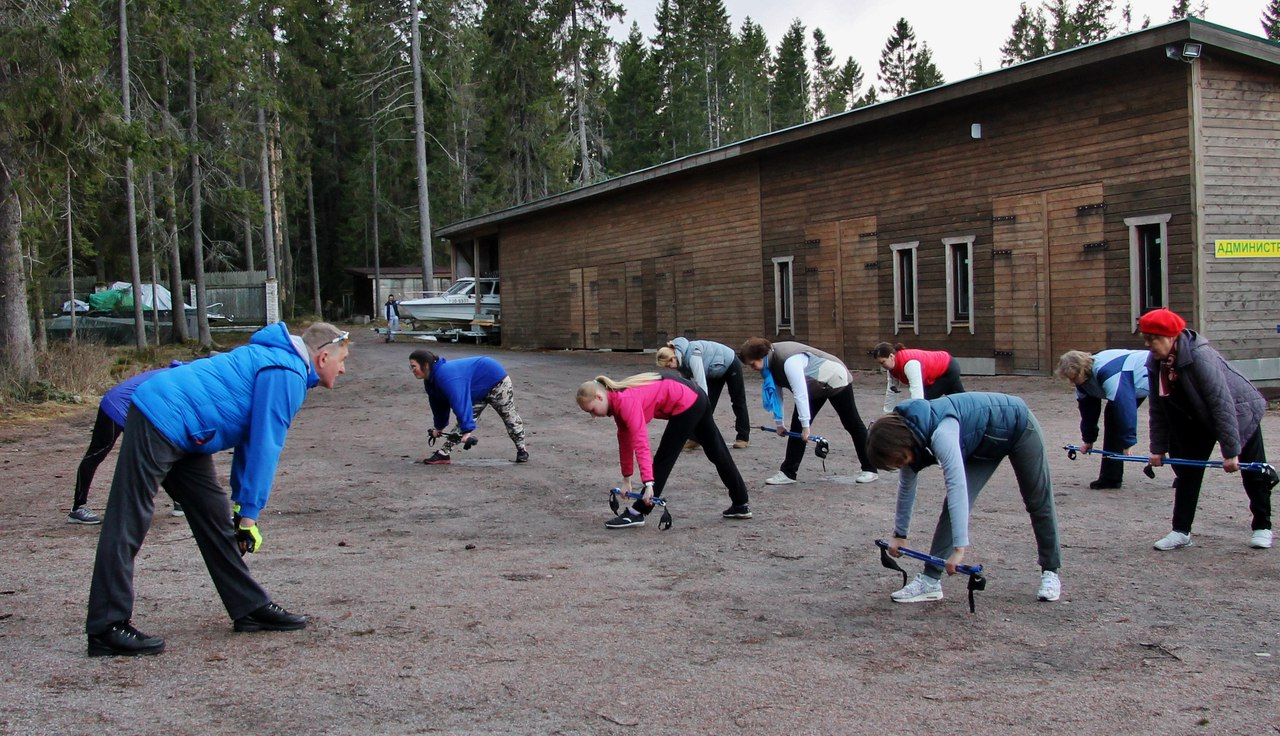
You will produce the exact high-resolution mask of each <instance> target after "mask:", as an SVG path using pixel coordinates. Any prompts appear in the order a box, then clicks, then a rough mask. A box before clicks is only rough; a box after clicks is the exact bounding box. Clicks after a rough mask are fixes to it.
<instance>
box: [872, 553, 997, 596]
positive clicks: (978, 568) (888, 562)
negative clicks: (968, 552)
mask: <svg viewBox="0 0 1280 736" xmlns="http://www.w3.org/2000/svg"><path fill="white" fill-rule="evenodd" d="M876 546H877V547H879V548H880V564H881V565H883V566H885V567H887V568H889V569H890V570H897V571H898V572H900V573H902V584H903V585H906V584H907V571H906V570H903V569H902V567H901V566H899V565H898V563H897V562H896V561H895V560H894V559H893V558H892V557H890V556H889V543H888V542H886V541H884V540H883V539H877V540H876ZM898 552H899V553H901V554H904V555H906V556H907V557H913V558H915V559H917V560H920V561H921V562H928V563H930V564H932V565H936V566H937V567H941V568H946V566H947V561H946V560H944V559H942V558H941V557H934V556H933V555H931V554H927V553H925V552H917V551H916V550H914V549H908V548H906V547H899V548H898ZM956 572H959V573H963V574H965V575H968V576H969V613H973V612H974V604H973V594H974V592H975V591H979V590H986V589H987V579H986V578H985V577H984V576H983V575H982V565H956Z"/></svg>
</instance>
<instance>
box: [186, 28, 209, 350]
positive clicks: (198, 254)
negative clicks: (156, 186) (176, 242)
mask: <svg viewBox="0 0 1280 736" xmlns="http://www.w3.org/2000/svg"><path fill="white" fill-rule="evenodd" d="M187 107H189V108H190V109H191V131H190V133H189V135H188V138H189V140H188V141H187V142H188V143H189V144H190V145H191V268H192V278H193V279H194V280H195V282H196V331H197V332H198V333H199V339H200V345H202V346H203V347H206V348H208V347H212V346H213V335H212V333H210V332H209V298H208V295H207V294H206V293H205V288H204V224H203V223H202V222H201V221H200V220H201V217H202V215H203V214H204V193H203V192H202V191H201V187H202V185H203V183H204V181H203V180H204V173H203V171H201V169H200V151H199V145H198V144H199V142H200V122H199V121H200V116H199V111H200V107H199V99H198V96H197V95H196V52H195V50H194V49H192V50H189V51H187Z"/></svg>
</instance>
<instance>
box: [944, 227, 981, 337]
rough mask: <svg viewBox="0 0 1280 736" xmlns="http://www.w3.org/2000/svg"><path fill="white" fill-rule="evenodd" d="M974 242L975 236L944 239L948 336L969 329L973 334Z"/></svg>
mask: <svg viewBox="0 0 1280 736" xmlns="http://www.w3.org/2000/svg"><path fill="white" fill-rule="evenodd" d="M973 241H974V236H972V235H970V236H967V237H963V238H943V239H942V245H943V247H944V248H945V249H946V251H947V334H948V335H949V334H951V331H952V330H953V329H955V328H957V327H968V328H969V333H970V334H973Z"/></svg>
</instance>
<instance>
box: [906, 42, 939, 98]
mask: <svg viewBox="0 0 1280 736" xmlns="http://www.w3.org/2000/svg"><path fill="white" fill-rule="evenodd" d="M946 81H947V80H946V79H944V78H943V76H942V70H941V69H939V68H938V67H937V65H936V64H934V63H933V52H932V51H930V50H929V44H927V43H922V44H920V51H919V53H917V54H916V60H915V63H914V64H912V65H911V91H912V92H919V91H920V90H923V89H929V88H930V87H937V86H938V85H940V84H944V83H945V82H946Z"/></svg>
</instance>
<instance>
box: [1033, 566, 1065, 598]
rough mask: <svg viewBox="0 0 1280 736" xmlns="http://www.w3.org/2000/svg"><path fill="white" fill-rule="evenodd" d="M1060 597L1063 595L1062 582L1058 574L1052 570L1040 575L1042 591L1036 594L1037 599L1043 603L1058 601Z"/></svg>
mask: <svg viewBox="0 0 1280 736" xmlns="http://www.w3.org/2000/svg"><path fill="white" fill-rule="evenodd" d="M1060 595H1062V581H1061V580H1060V579H1059V578H1058V573H1056V572H1054V571H1052V570H1045V571H1044V572H1042V573H1040V590H1039V592H1037V593H1036V598H1039V599H1040V600H1042V601H1056V600H1058V596H1060Z"/></svg>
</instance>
